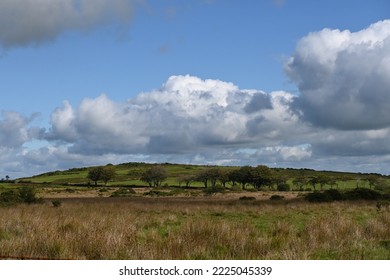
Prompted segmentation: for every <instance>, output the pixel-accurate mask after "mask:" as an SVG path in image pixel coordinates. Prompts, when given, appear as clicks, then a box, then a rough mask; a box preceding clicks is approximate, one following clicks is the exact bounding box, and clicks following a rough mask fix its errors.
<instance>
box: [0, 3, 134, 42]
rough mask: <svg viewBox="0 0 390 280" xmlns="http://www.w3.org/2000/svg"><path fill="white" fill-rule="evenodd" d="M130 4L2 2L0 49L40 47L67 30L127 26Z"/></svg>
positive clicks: (0, 7)
mask: <svg viewBox="0 0 390 280" xmlns="http://www.w3.org/2000/svg"><path fill="white" fill-rule="evenodd" d="M132 2H134V1H131V0H94V1H90V0H39V1H37V0H2V1H0V45H2V46H3V47H6V48H8V47H14V46H24V45H29V44H39V43H42V42H45V41H50V40H53V39H54V38H56V37H57V36H58V35H59V34H61V33H63V32H65V31H67V30H81V31H85V30H89V29H91V28H94V27H95V26H97V25H101V24H106V23H108V22H113V21H114V22H115V21H116V22H117V21H121V22H128V21H129V20H130V19H131V16H132V10H133V8H132Z"/></svg>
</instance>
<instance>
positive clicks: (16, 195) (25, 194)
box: [0, 187, 43, 205]
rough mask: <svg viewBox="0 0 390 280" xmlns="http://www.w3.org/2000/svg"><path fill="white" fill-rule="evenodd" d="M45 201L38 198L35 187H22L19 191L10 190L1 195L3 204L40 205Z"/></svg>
mask: <svg viewBox="0 0 390 280" xmlns="http://www.w3.org/2000/svg"><path fill="white" fill-rule="evenodd" d="M42 201H43V200H42V199H41V198H38V197H36V192H35V189H34V188H33V187H22V188H20V189H19V190H17V191H15V190H9V191H6V192H3V193H1V194H0V203H1V204H6V205H9V204H14V203H21V202H23V203H28V204H31V203H40V202H42Z"/></svg>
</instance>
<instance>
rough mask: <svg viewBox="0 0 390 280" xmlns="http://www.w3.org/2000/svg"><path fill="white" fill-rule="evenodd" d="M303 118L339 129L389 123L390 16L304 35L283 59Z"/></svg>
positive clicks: (380, 127)
mask: <svg viewBox="0 0 390 280" xmlns="http://www.w3.org/2000/svg"><path fill="white" fill-rule="evenodd" d="M286 72H287V74H288V76H289V77H290V78H291V79H292V81H294V82H295V83H296V84H297V85H298V87H299V90H300V97H299V99H297V102H296V103H297V106H298V108H299V109H300V110H301V112H302V113H303V117H304V119H305V120H307V121H309V122H311V123H313V124H314V125H319V126H322V127H333V128H337V129H342V130H362V129H382V128H386V127H388V126H389V125H390V110H389V108H390V20H385V21H381V22H377V23H375V24H372V25H371V26H369V27H368V28H367V29H364V30H361V31H358V32H350V31H349V30H344V31H340V30H330V29H324V30H322V31H320V32H314V33H311V34H309V35H307V36H306V37H304V38H302V39H301V40H300V41H299V43H298V45H297V48H296V51H295V53H294V55H293V56H292V57H291V58H290V60H289V61H288V63H287V65H286Z"/></svg>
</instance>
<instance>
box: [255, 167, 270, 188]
mask: <svg viewBox="0 0 390 280" xmlns="http://www.w3.org/2000/svg"><path fill="white" fill-rule="evenodd" d="M250 180H251V184H252V185H253V186H254V187H255V188H256V189H258V190H259V189H260V188H262V187H263V186H272V183H273V178H272V172H271V169H269V167H268V166H265V165H259V166H257V167H255V168H252V169H251V176H250Z"/></svg>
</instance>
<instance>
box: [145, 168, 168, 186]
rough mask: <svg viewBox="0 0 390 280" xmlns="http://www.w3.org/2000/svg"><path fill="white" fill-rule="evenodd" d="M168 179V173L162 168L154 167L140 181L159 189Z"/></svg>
mask: <svg viewBox="0 0 390 280" xmlns="http://www.w3.org/2000/svg"><path fill="white" fill-rule="evenodd" d="M166 179H167V172H166V170H165V169H164V168H163V167H161V166H153V167H151V168H149V169H147V170H146V171H145V172H144V173H143V174H142V176H141V178H140V180H141V181H143V182H146V183H148V185H149V186H150V187H159V186H161V184H162V182H164V181H165V180H166Z"/></svg>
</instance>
